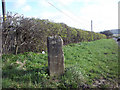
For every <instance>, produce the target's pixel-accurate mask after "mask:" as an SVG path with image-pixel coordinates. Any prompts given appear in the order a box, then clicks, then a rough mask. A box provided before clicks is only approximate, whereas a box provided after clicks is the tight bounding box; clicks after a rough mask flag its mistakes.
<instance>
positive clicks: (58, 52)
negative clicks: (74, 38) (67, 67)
mask: <svg viewBox="0 0 120 90" xmlns="http://www.w3.org/2000/svg"><path fill="white" fill-rule="evenodd" d="M62 46H63V40H62V38H61V37H60V36H51V37H48V38H47V48H48V69H49V74H50V76H59V75H61V74H63V73H64V54H63V51H62Z"/></svg>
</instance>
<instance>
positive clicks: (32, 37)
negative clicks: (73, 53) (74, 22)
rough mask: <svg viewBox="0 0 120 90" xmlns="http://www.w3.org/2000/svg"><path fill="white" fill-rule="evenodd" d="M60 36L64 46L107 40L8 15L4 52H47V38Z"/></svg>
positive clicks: (4, 36) (52, 24)
mask: <svg viewBox="0 0 120 90" xmlns="http://www.w3.org/2000/svg"><path fill="white" fill-rule="evenodd" d="M53 35H59V36H61V37H62V39H63V42H64V45H66V44H70V43H77V42H83V41H93V40H98V39H102V38H106V36H105V35H103V34H99V33H95V32H90V31H84V30H81V29H76V28H72V27H69V26H67V25H66V24H64V23H54V22H50V21H49V20H41V19H38V18H25V17H24V16H22V15H18V14H14V15H13V14H12V13H8V14H7V17H6V22H5V24H4V28H3V29H2V47H3V50H2V52H3V53H4V54H10V53H14V54H17V53H23V52H41V51H42V50H44V51H47V37H48V36H53Z"/></svg>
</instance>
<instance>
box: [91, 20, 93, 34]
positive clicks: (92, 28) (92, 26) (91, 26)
mask: <svg viewBox="0 0 120 90" xmlns="http://www.w3.org/2000/svg"><path fill="white" fill-rule="evenodd" d="M92 23H93V22H92V20H91V32H93V25H92Z"/></svg>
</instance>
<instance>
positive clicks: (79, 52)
mask: <svg viewBox="0 0 120 90" xmlns="http://www.w3.org/2000/svg"><path fill="white" fill-rule="evenodd" d="M63 50H64V56H65V73H64V75H62V76H60V77H57V78H56V77H54V78H51V77H49V75H48V63H47V54H39V53H33V52H26V53H24V54H18V55H3V56H2V62H3V63H2V65H3V67H2V69H3V72H2V77H3V80H2V85H3V88H84V87H88V88H95V87H100V88H116V87H118V75H120V73H118V45H117V44H116V42H115V41H114V40H113V39H102V40H97V41H93V42H82V43H77V44H70V45H66V46H64V47H63Z"/></svg>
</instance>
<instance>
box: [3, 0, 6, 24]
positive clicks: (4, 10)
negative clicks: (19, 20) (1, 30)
mask: <svg viewBox="0 0 120 90" xmlns="http://www.w3.org/2000/svg"><path fill="white" fill-rule="evenodd" d="M2 13H3V23H4V22H5V18H6V17H5V15H6V9H5V0H2Z"/></svg>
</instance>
